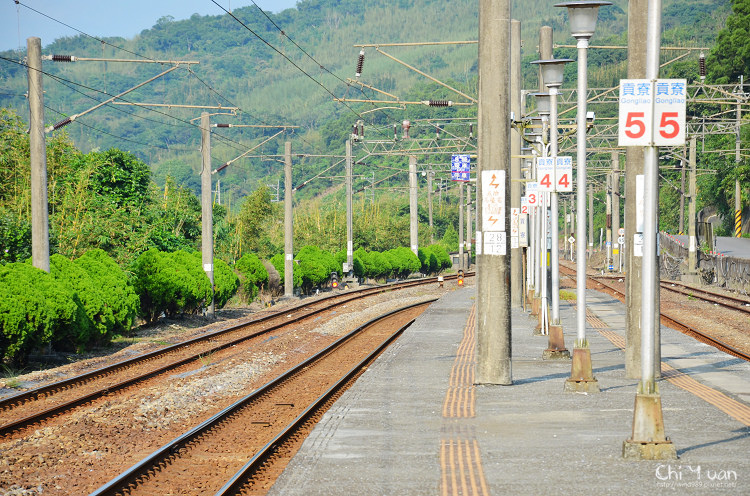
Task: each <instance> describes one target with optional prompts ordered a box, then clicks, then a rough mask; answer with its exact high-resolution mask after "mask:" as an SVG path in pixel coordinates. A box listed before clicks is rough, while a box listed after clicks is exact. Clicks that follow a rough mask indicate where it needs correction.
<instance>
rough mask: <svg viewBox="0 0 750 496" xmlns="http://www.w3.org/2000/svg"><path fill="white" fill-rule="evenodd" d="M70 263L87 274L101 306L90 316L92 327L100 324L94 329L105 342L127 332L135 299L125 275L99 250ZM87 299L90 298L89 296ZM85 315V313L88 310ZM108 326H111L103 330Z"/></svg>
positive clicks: (131, 319)
mask: <svg viewBox="0 0 750 496" xmlns="http://www.w3.org/2000/svg"><path fill="white" fill-rule="evenodd" d="M73 263H74V264H75V265H76V266H78V267H80V268H82V269H83V270H85V271H86V272H87V273H88V275H89V277H90V278H91V282H92V285H93V287H94V288H96V291H98V292H99V297H100V298H101V302H102V303H103V306H102V307H101V308H98V310H97V312H92V314H91V315H93V318H94V322H95V324H98V323H102V324H103V325H104V327H102V326H99V327H98V329H99V332H100V334H103V335H104V336H105V340H106V339H108V338H109V337H111V334H122V333H125V332H127V331H129V330H130V328H131V327H132V326H133V320H134V319H135V316H136V315H137V314H138V310H139V298H138V295H137V294H136V293H135V290H134V289H133V286H131V284H130V281H129V280H128V276H127V274H126V273H125V272H124V271H123V270H122V269H121V268H120V266H119V265H117V263H116V262H115V261H114V260H113V259H111V258H110V257H109V255H107V253H106V252H104V251H103V250H100V249H94V250H90V251H87V252H86V253H84V254H83V255H82V256H80V257H79V258H77V259H76V260H75V262H73ZM79 296H81V298H82V299H83V295H80V294H79ZM87 298H88V297H87ZM91 298H94V296H93V295H92V296H91ZM86 312H87V314H88V312H89V309H88V308H87V310H86ZM108 325H111V327H109V328H107V329H106V331H105V327H106V326H108Z"/></svg>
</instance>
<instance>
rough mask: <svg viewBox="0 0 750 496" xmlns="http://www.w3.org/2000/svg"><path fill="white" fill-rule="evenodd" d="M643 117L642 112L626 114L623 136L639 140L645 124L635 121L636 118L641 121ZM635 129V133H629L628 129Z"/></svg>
mask: <svg viewBox="0 0 750 496" xmlns="http://www.w3.org/2000/svg"><path fill="white" fill-rule="evenodd" d="M644 117H645V114H644V113H643V112H628V117H627V119H626V120H625V128H626V129H625V136H627V137H628V138H633V139H635V138H640V137H641V136H643V135H644V134H645V132H646V124H645V123H644V122H643V121H642V120H637V119H638V118H640V119H643V118H644ZM631 127H635V128H636V130H635V131H630V129H629V128H631Z"/></svg>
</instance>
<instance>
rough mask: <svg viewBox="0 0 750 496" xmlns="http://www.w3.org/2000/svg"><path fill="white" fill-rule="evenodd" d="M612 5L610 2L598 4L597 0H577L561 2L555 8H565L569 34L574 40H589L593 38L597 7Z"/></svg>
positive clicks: (597, 12)
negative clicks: (566, 9)
mask: <svg viewBox="0 0 750 496" xmlns="http://www.w3.org/2000/svg"><path fill="white" fill-rule="evenodd" d="M605 5H612V2H600V1H598V0H578V1H575V2H562V3H557V4H555V7H567V8H568V19H569V20H570V34H571V35H573V38H576V39H581V38H585V39H590V38H591V37H592V36H594V30H595V29H596V19H597V16H598V14H599V7H603V6H605Z"/></svg>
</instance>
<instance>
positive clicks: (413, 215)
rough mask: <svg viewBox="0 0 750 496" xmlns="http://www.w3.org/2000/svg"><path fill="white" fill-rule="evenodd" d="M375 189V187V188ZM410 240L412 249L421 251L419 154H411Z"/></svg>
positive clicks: (415, 251) (416, 251) (416, 252)
mask: <svg viewBox="0 0 750 496" xmlns="http://www.w3.org/2000/svg"><path fill="white" fill-rule="evenodd" d="M373 191H374V188H373ZM409 242H410V244H411V251H413V252H414V254H415V255H417V254H418V253H419V225H418V224H417V156H416V155H409Z"/></svg>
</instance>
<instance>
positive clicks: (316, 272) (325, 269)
mask: <svg viewBox="0 0 750 496" xmlns="http://www.w3.org/2000/svg"><path fill="white" fill-rule="evenodd" d="M295 258H296V259H297V260H298V261H299V265H297V266H296V267H295V272H296V270H299V271H300V273H301V276H302V290H303V291H306V292H309V291H310V290H311V289H312V288H314V287H316V286H321V285H323V284H325V283H326V282H327V281H328V279H329V278H330V276H331V272H333V271H337V272H338V271H340V269H339V268H338V267H337V264H336V259H335V258H334V257H333V255H331V254H330V253H329V252H327V251H325V250H321V249H320V248H318V247H317V246H310V245H308V246H305V247H303V248H302V249H301V250H300V251H299V253H298V254H297V256H296V257H295Z"/></svg>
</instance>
